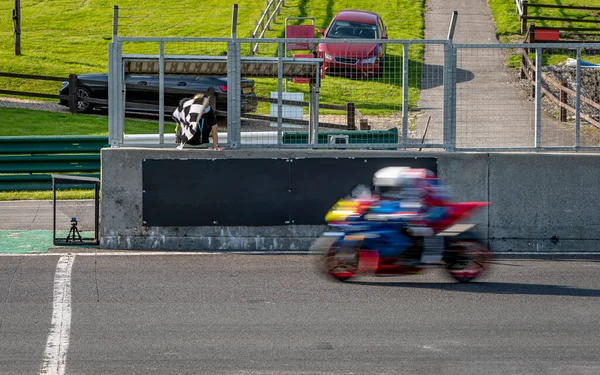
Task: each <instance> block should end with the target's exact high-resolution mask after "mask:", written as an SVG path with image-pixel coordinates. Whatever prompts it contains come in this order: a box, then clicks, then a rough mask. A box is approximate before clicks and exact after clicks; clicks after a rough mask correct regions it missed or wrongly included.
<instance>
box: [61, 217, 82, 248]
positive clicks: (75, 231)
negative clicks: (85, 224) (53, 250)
mask: <svg viewBox="0 0 600 375" xmlns="http://www.w3.org/2000/svg"><path fill="white" fill-rule="evenodd" d="M75 235H77V237H78V238H79V242H83V240H82V239H81V234H79V229H77V218H76V217H75V216H73V217H72V218H71V229H70V230H69V234H67V239H66V240H65V241H66V242H69V240H71V239H72V240H73V242H75Z"/></svg>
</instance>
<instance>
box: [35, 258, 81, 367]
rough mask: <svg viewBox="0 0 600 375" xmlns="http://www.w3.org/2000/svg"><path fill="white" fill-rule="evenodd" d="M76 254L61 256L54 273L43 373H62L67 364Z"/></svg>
mask: <svg viewBox="0 0 600 375" xmlns="http://www.w3.org/2000/svg"><path fill="white" fill-rule="evenodd" d="M74 261H75V255H72V254H67V255H63V256H61V257H60V259H59V260H58V265H57V266H56V273H55V274H54V298H53V303H52V325H51V327H50V333H49V334H48V340H47V342H46V351H45V352H44V362H43V363H42V368H41V370H40V374H41V375H62V374H64V373H65V369H66V365H67V350H68V349H69V334H70V333H71V269H72V268H73V262H74Z"/></svg>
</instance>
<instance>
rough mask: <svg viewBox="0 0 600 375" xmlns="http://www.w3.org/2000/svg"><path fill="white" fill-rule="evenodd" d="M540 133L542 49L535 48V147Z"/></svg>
mask: <svg viewBox="0 0 600 375" xmlns="http://www.w3.org/2000/svg"><path fill="white" fill-rule="evenodd" d="M541 135H542V49H541V48H539V47H538V48H536V49H535V138H534V139H535V141H534V142H535V147H536V148H539V147H540V146H541V138H542V137H541Z"/></svg>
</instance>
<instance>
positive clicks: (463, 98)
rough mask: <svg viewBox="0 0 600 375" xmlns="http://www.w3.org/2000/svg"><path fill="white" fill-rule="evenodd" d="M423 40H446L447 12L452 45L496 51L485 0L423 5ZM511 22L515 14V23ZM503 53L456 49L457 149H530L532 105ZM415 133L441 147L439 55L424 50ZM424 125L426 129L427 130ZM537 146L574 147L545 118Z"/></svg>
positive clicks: (567, 134)
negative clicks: (452, 27) (453, 20)
mask: <svg viewBox="0 0 600 375" xmlns="http://www.w3.org/2000/svg"><path fill="white" fill-rule="evenodd" d="M426 7H427V12H426V13H425V21H424V22H425V39H428V40H446V39H447V37H448V31H449V27H450V23H451V18H452V12H453V11H455V10H456V11H458V17H457V22H456V28H455V31H454V36H453V42H454V43H455V44H485V45H499V41H498V39H497V37H496V28H495V25H494V20H493V18H492V14H491V11H490V9H489V7H488V5H487V1H486V0H427V2H426ZM516 17H517V15H516V13H515V18H516ZM509 52H510V53H514V52H515V51H512V52H511V51H508V50H507V49H503V48H465V47H462V48H459V49H458V51H457V68H458V70H457V77H456V79H457V90H456V122H457V129H456V138H457V147H469V148H471V147H533V146H534V144H535V138H534V137H535V115H534V114H535V108H534V102H533V101H532V100H531V99H530V98H529V97H528V91H527V90H525V89H524V88H523V81H522V80H520V79H519V77H518V73H517V72H516V71H513V70H510V69H508V68H506V66H505V64H506V60H507V57H508V56H507V53H509ZM424 63H425V64H424V67H423V74H422V78H423V82H422V84H423V86H422V89H423V90H422V91H421V98H420V101H419V107H420V108H421V114H420V116H419V117H418V118H417V133H418V136H419V137H422V135H423V133H424V132H425V129H427V130H426V137H425V139H426V140H427V143H441V142H442V141H443V104H444V100H445V99H446V98H444V86H443V74H442V67H443V66H444V49H443V46H441V45H427V46H426V48H425V54H424ZM427 124H429V125H427ZM542 144H543V145H545V146H550V145H553V146H560V145H563V146H566V145H573V144H574V132H573V131H572V130H569V129H564V128H563V127H561V126H559V125H558V123H557V122H556V121H555V120H554V119H552V118H549V117H547V116H544V117H543V119H542Z"/></svg>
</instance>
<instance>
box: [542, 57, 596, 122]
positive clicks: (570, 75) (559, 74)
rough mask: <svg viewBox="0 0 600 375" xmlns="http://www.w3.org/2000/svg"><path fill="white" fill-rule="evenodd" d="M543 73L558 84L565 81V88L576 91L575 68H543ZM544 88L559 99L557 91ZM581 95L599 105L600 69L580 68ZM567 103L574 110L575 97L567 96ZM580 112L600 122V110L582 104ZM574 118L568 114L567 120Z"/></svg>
mask: <svg viewBox="0 0 600 375" xmlns="http://www.w3.org/2000/svg"><path fill="white" fill-rule="evenodd" d="M543 71H544V73H547V74H551V75H552V76H553V78H554V79H555V80H556V81H558V82H561V81H562V80H563V79H564V80H566V83H567V87H568V88H570V89H571V90H573V91H575V90H576V89H577V85H576V83H577V69H576V67H574V66H569V65H567V64H566V63H563V64H559V65H553V66H548V67H544V68H543ZM544 87H545V88H547V89H549V90H550V91H551V92H553V93H554V95H555V96H556V97H557V98H558V97H559V90H557V89H556V88H554V87H552V86H549V85H544ZM581 95H582V96H583V97H586V98H588V99H590V100H592V101H594V102H596V103H599V104H600V68H583V67H582V68H581ZM567 103H568V104H569V105H570V106H571V107H573V108H575V97H574V96H573V95H568V97H567ZM581 111H582V113H584V114H586V115H589V116H591V117H592V118H593V119H595V120H597V121H600V109H598V108H594V107H593V106H591V105H589V104H587V103H584V102H582V103H581ZM574 117H575V114H573V113H569V118H574Z"/></svg>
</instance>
